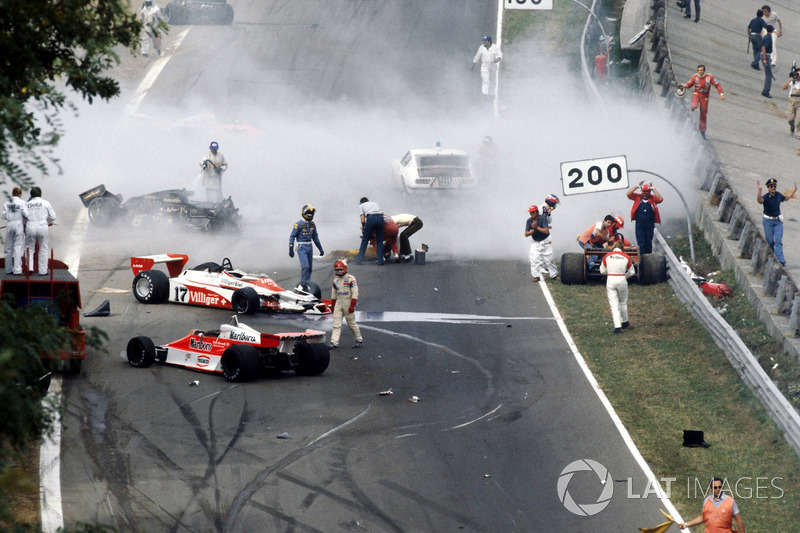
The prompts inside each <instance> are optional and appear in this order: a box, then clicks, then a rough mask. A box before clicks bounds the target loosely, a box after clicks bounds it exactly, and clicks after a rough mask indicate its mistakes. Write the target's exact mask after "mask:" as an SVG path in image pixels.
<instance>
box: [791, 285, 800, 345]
mask: <svg viewBox="0 0 800 533" xmlns="http://www.w3.org/2000/svg"><path fill="white" fill-rule="evenodd" d="M789 331H791V332H792V335H795V336H797V335H798V334H800V294H797V293H795V295H794V298H793V299H792V312H791V314H790V315H789Z"/></svg>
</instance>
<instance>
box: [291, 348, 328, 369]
mask: <svg viewBox="0 0 800 533" xmlns="http://www.w3.org/2000/svg"><path fill="white" fill-rule="evenodd" d="M294 353H295V355H296V356H297V368H295V369H294V371H295V372H296V373H297V374H298V375H301V376H318V375H319V374H322V373H323V372H325V369H327V368H328V363H330V361H331V352H330V351H329V350H328V347H327V346H326V345H325V344H323V343H321V342H315V343H313V344H312V343H309V342H308V341H305V340H299V341H297V342H296V343H294Z"/></svg>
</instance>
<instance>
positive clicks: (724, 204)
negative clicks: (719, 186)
mask: <svg viewBox="0 0 800 533" xmlns="http://www.w3.org/2000/svg"><path fill="white" fill-rule="evenodd" d="M734 200H735V197H734V195H733V191H731V189H730V187H728V188H726V189H725V192H724V193H723V194H722V199H721V200H720V201H719V207H718V208H717V220H719V221H720V222H728V219H729V217H730V207H731V204H732V203H733V201H734Z"/></svg>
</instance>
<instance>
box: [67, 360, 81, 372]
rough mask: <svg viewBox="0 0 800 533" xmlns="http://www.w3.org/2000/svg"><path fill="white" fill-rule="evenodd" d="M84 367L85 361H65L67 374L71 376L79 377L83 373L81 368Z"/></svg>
mask: <svg viewBox="0 0 800 533" xmlns="http://www.w3.org/2000/svg"><path fill="white" fill-rule="evenodd" d="M82 366H83V359H68V360H66V361H64V371H65V372H66V373H67V374H71V375H73V376H77V375H78V374H80V373H81V367H82Z"/></svg>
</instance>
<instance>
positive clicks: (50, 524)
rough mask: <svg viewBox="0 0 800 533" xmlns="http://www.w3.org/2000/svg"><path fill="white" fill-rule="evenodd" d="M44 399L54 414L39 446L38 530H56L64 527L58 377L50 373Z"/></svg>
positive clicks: (49, 532) (59, 379) (51, 531)
mask: <svg viewBox="0 0 800 533" xmlns="http://www.w3.org/2000/svg"><path fill="white" fill-rule="evenodd" d="M47 401H48V402H54V403H53V405H55V406H56V407H55V408H56V413H54V415H55V416H54V419H53V432H52V434H51V435H50V436H47V437H43V438H42V444H41V445H40V447H39V503H40V507H41V510H42V517H41V518H42V531H44V532H45V533H56V531H58V530H59V529H62V528H63V527H64V513H63V510H62V506H61V414H60V412H59V411H60V410H59V408H58V407H59V405H61V376H59V375H56V374H54V375H53V380H52V381H51V382H50V390H49V391H48V392H47Z"/></svg>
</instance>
